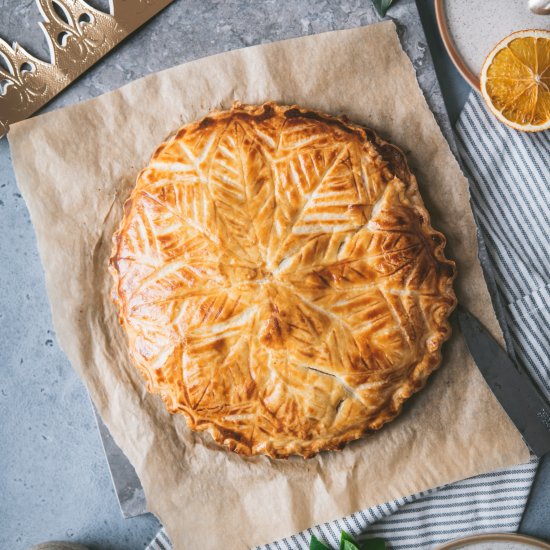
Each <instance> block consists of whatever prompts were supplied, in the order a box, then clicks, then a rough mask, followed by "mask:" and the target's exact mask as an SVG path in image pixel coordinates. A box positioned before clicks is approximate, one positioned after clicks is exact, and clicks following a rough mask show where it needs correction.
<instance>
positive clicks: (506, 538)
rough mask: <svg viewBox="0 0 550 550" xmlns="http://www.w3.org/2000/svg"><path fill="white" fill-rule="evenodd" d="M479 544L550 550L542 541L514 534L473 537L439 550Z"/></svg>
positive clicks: (453, 549)
mask: <svg viewBox="0 0 550 550" xmlns="http://www.w3.org/2000/svg"><path fill="white" fill-rule="evenodd" d="M478 542H522V543H524V544H529V545H531V548H536V549H540V550H550V544H548V543H546V542H544V541H542V540H539V539H535V538H533V537H528V536H527V535H517V534H514V533H485V534H483V535H472V536H471V537H465V538H463V539H457V540H453V541H451V542H447V543H445V544H444V545H443V546H438V547H437V550H457V549H458V548H461V547H463V546H464V545H465V544H474V543H478Z"/></svg>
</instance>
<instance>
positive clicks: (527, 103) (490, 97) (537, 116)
mask: <svg viewBox="0 0 550 550" xmlns="http://www.w3.org/2000/svg"><path fill="white" fill-rule="evenodd" d="M480 84H481V85H480V87H481V93H482V94H483V97H484V98H485V101H486V102H487V105H488V106H489V108H490V109H491V111H492V112H493V113H494V114H495V116H496V117H497V118H498V119H499V120H501V121H502V122H504V123H505V124H508V126H511V127H512V128H515V129H516V130H522V131H524V132H539V131H541V130H547V129H548V128H550V31H546V30H526V31H519V32H515V33H512V34H511V35H510V36H507V37H506V38H505V39H504V40H502V41H501V42H500V43H499V44H497V46H496V47H495V48H494V49H493V51H492V52H491V53H490V54H489V55H488V56H487V59H486V60H485V63H484V64H483V68H482V69H481V75H480Z"/></svg>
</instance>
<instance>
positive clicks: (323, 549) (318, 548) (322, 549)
mask: <svg viewBox="0 0 550 550" xmlns="http://www.w3.org/2000/svg"><path fill="white" fill-rule="evenodd" d="M309 550H329V548H328V546H325V545H324V544H323V543H322V542H321V541H320V540H319V539H317V537H316V536H315V535H311V540H310V541H309Z"/></svg>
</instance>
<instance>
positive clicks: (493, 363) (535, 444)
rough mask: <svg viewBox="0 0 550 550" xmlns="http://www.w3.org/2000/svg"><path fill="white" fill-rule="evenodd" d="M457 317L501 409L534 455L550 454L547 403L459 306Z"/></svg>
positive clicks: (469, 347) (549, 405) (528, 377)
mask: <svg viewBox="0 0 550 550" xmlns="http://www.w3.org/2000/svg"><path fill="white" fill-rule="evenodd" d="M457 314H458V321H459V323H460V328H461V329H462V333H463V334H464V338H465V339H466V344H467V345H468V349H469V350H470V353H471V354H472V357H473V358H474V361H475V362H476V365H477V367H478V368H479V370H480V371H481V374H482V375H483V377H484V378H485V380H486V381H487V384H489V387H490V388H491V390H492V391H493V393H494V394H495V397H496V398H497V399H498V400H499V402H500V404H501V405H502V408H503V409H504V410H505V411H506V413H507V414H508V416H509V417H510V419H511V420H512V422H513V423H514V424H515V425H516V428H517V429H518V430H519V432H520V433H521V435H522V436H523V438H524V440H525V442H526V443H527V445H529V447H531V450H532V451H533V452H534V453H535V454H536V455H537V456H539V457H540V456H542V455H544V454H546V453H548V452H550V404H549V403H548V401H547V400H546V399H545V398H544V396H543V395H542V394H541V393H540V391H539V389H538V388H537V386H536V385H535V383H534V382H533V381H532V380H531V377H530V376H529V374H528V373H527V372H525V371H524V370H523V369H522V368H521V367H520V366H518V365H516V364H515V363H514V362H513V361H512V360H511V359H510V358H509V357H508V355H507V354H506V352H505V351H504V350H503V349H502V348H501V347H500V345H499V344H498V342H497V341H496V340H495V339H494V338H493V336H492V334H491V333H490V332H489V331H488V330H487V329H486V328H485V327H484V326H483V325H482V324H481V323H480V322H479V321H478V320H477V319H476V318H475V317H474V316H473V315H472V314H471V313H470V312H469V311H467V310H466V309H464V308H463V307H461V306H460V307H459V308H458V310H457Z"/></svg>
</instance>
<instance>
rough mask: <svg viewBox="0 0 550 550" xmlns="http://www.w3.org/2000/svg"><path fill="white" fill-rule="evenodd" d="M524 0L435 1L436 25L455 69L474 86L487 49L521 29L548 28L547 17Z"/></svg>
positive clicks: (477, 85)
mask: <svg viewBox="0 0 550 550" xmlns="http://www.w3.org/2000/svg"><path fill="white" fill-rule="evenodd" d="M527 3H528V0H483V1H480V0H435V8H436V15H437V24H438V26H439V31H440V33H441V37H442V38H443V42H444V44H445V47H446V48H447V51H448V52H449V55H450V56H451V59H452V60H453V62H454V64H455V65H456V68H457V69H458V70H459V71H460V72H461V73H462V76H464V78H465V79H466V80H467V81H468V82H469V83H470V84H471V85H472V86H473V87H474V88H479V78H478V75H479V73H480V71H481V67H482V65H483V62H484V61H485V58H486V57H487V55H488V54H489V52H490V51H491V50H492V49H493V48H494V47H495V46H496V45H497V44H498V43H499V42H500V41H501V40H502V39H503V38H505V37H506V36H508V35H509V34H510V33H512V32H514V31H519V30H522V29H548V30H550V16H548V15H535V14H534V13H531V11H530V10H529V8H528V7H527Z"/></svg>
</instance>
